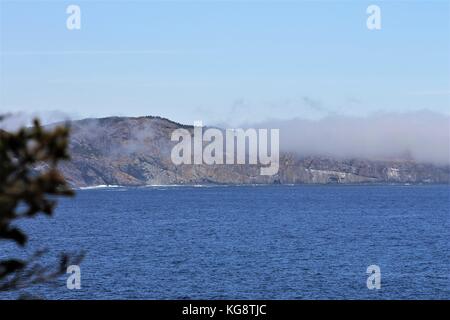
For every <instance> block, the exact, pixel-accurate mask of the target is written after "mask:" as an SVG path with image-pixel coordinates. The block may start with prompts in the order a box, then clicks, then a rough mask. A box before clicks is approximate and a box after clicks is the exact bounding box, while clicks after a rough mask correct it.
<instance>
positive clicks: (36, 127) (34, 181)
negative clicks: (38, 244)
mask: <svg viewBox="0 0 450 320" xmlns="http://www.w3.org/2000/svg"><path fill="white" fill-rule="evenodd" d="M1 120H2V119H1V117H0V121H1ZM68 139H69V129H68V128H67V127H56V128H53V129H52V130H45V129H44V128H42V126H41V125H40V124H39V121H38V120H35V121H34V123H33V126H32V127H30V128H22V129H20V130H19V131H17V132H14V133H11V132H6V131H3V130H1V129H0V241H1V240H7V241H12V242H14V243H16V244H17V245H19V246H21V247H24V246H25V245H26V243H27V235H26V234H25V233H24V231H23V230H21V229H19V228H17V227H16V226H14V222H15V221H17V220H18V219H23V218H34V217H36V216H38V215H47V216H52V215H53V210H54V208H55V205H56V200H55V199H56V197H58V196H72V195H73V194H74V193H73V191H72V190H71V188H70V187H69V185H68V184H67V182H66V181H65V179H64V177H63V176H62V175H61V174H60V172H59V171H58V168H57V165H58V163H59V162H60V161H62V160H68V159H69V154H68V152H67V149H68ZM37 167H39V170H36V168H37ZM44 253H45V252H44V251H38V252H36V253H34V254H33V255H32V256H31V257H30V258H28V259H26V260H21V259H9V260H0V292H2V291H11V290H18V289H23V288H27V287H30V286H33V285H36V284H41V283H46V282H49V281H52V280H54V279H56V278H58V277H59V276H60V275H62V274H64V273H65V272H66V270H67V267H68V266H69V265H72V264H78V263H79V262H80V261H81V259H82V254H75V255H69V254H61V257H60V259H59V263H58V265H56V266H46V265H42V264H40V263H39V259H40V258H41V257H42V256H43V254H44Z"/></svg>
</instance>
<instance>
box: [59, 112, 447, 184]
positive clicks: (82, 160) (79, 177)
mask: <svg viewBox="0 0 450 320" xmlns="http://www.w3.org/2000/svg"><path fill="white" fill-rule="evenodd" d="M70 125H71V129H72V134H71V143H70V152H71V155H72V160H71V161H70V162H66V163H64V164H62V165H61V170H62V172H63V173H64V175H65V176H66V178H67V180H68V181H69V182H70V183H71V184H72V185H73V186H74V187H86V186H95V185H130V186H141V185H165V184H205V183H220V184H266V183H281V184H297V183H298V184H300V183H449V180H450V179H449V173H450V168H449V166H445V167H439V166H433V165H431V164H419V163H415V162H414V161H411V160H409V161H369V160H362V159H346V160H336V159H330V158H321V157H307V156H306V157H300V156H297V155H294V154H288V153H281V154H280V168H279V171H278V174H276V175H273V176H262V175H260V171H259V167H258V166H256V165H179V166H176V165H174V164H173V163H172V161H171V158H170V153H171V150H172V147H173V146H174V145H175V143H174V142H172V141H170V137H171V134H172V132H173V130H175V129H177V128H180V127H183V128H185V129H188V130H192V127H189V126H183V125H181V124H177V123H175V122H172V121H169V120H166V119H162V118H157V117H140V118H118V117H113V118H104V119H86V120H80V121H73V122H72V123H71V124H70Z"/></svg>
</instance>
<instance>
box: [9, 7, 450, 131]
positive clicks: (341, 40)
mask: <svg viewBox="0 0 450 320" xmlns="http://www.w3.org/2000/svg"><path fill="white" fill-rule="evenodd" d="M0 1H1V2H0V3H1V5H0V10H1V25H0V27H1V30H0V36H1V42H0V44H1V48H0V53H1V70H0V76H1V78H0V79H1V83H0V89H1V91H0V93H1V96H0V112H18V111H23V112H42V111H45V112H46V111H55V110H56V111H59V112H63V113H67V114H69V115H70V116H72V117H77V118H81V117H99V116H109V115H128V116H139V115H160V116H163V117H168V118H170V119H173V120H176V121H179V122H184V123H192V122H193V121H194V120H197V119H198V120H203V121H204V122H205V123H223V122H228V123H239V122H248V121H260V120H266V119H272V118H279V119H289V118H294V117H300V118H308V119H317V118H321V117H323V116H326V115H330V114H332V115H349V116H361V115H367V114H372V113H377V112H410V111H415V110H422V109H427V110H432V111H436V112H440V113H445V114H449V113H450V108H449V106H450V4H449V2H448V1H434V2H430V1H389V2H388V1H382V2H379V1H378V2H367V1H320V2H313V1H290V2H282V3H280V2H278V1H277V2H276V1H209V2H208V1H196V2H192V1H178V2H177V1H170V2H164V1H144V0H142V1H118V0H116V1H75V0H74V1H4V0H0ZM70 4H77V5H79V6H80V8H81V30H74V31H69V30H68V29H67V28H66V19H67V16H68V15H67V14H66V12H65V11H66V7H67V6H68V5H70ZM370 4H376V5H379V6H380V8H381V19H382V20H381V21H382V28H381V30H376V31H374V30H368V29H367V27H366V19H367V17H368V15H367V14H366V8H367V6H368V5H370Z"/></svg>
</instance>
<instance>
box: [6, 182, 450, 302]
mask: <svg viewBox="0 0 450 320" xmlns="http://www.w3.org/2000/svg"><path fill="white" fill-rule="evenodd" d="M449 200H450V187H449V186H445V185H441V186H388V185H384V186H380V185H376V186H342V185H338V186H336V185H328V186H213V187H147V188H122V187H118V188H106V189H98V190H80V191H77V196H76V197H75V198H74V199H64V200H61V201H60V202H59V206H58V208H57V210H56V215H55V217H54V218H52V219H48V218H39V219H37V220H33V221H24V222H23V223H22V224H21V225H22V226H23V227H24V228H26V230H28V231H29V232H30V233H31V239H30V240H31V242H30V247H29V248H28V249H27V250H28V252H32V250H34V249H38V248H44V247H48V248H49V249H50V252H49V254H50V256H51V255H53V256H56V255H57V253H58V252H60V251H63V250H65V251H76V250H85V252H86V257H85V259H84V261H83V262H82V264H81V286H82V287H81V289H80V290H68V289H67V288H66V277H62V278H61V279H60V280H59V282H57V284H56V286H39V287H36V288H33V289H29V290H27V292H28V293H31V294H34V295H39V296H42V297H44V298H47V299H450V243H449V239H450V228H449V227H450V213H449V203H450V201H449ZM37 239H39V240H37ZM0 245H2V246H3V249H2V251H0V258H1V257H6V256H14V255H17V253H18V252H20V250H18V249H16V248H15V247H11V246H6V247H5V244H3V243H2V244H0ZM373 264H376V265H378V266H379V267H380V268H381V289H380V290H369V289H368V288H367V286H366V280H367V277H368V275H367V274H366V269H367V267H368V266H369V265H373ZM14 297H15V293H13V294H2V293H0V298H14Z"/></svg>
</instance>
